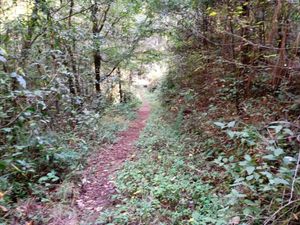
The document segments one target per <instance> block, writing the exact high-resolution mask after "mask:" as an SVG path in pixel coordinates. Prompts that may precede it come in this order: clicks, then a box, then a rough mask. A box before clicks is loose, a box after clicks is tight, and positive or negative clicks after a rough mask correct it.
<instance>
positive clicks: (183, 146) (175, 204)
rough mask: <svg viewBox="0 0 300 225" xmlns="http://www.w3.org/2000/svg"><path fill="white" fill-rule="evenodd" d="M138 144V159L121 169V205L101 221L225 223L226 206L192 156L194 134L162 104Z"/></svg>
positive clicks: (118, 180)
mask: <svg viewBox="0 0 300 225" xmlns="http://www.w3.org/2000/svg"><path fill="white" fill-rule="evenodd" d="M152 108H153V111H152V115H151V116H150V119H149V121H148V124H147V126H146V128H145V130H144V131H143V133H142V135H141V137H140V139H139V141H138V143H137V146H138V149H139V151H138V152H137V157H138V159H137V160H136V161H131V162H128V163H127V164H126V165H125V166H124V168H123V169H122V170H121V171H120V172H119V173H118V175H117V178H116V185H117V188H118V192H119V194H118V195H116V196H114V198H115V202H116V203H117V205H116V207H114V208H113V209H111V210H107V211H105V212H104V213H102V214H101V216H100V218H99V219H98V224H108V223H110V224H208V223H211V224H224V223H225V221H226V218H227V216H226V207H224V205H223V203H222V201H221V199H220V198H219V197H218V196H217V195H216V194H214V193H213V191H212V189H213V187H212V186H211V185H209V184H206V183H205V182H203V181H202V179H201V176H200V174H199V172H200V171H199V170H198V169H197V168H196V167H195V164H194V162H193V160H192V158H193V147H194V146H191V145H189V140H190V137H188V136H186V135H181V134H180V133H179V130H178V128H177V127H176V123H168V122H167V121H166V120H165V118H163V117H164V115H165V114H166V111H165V109H163V108H162V107H161V106H160V104H159V103H157V102H154V103H153V105H152Z"/></svg>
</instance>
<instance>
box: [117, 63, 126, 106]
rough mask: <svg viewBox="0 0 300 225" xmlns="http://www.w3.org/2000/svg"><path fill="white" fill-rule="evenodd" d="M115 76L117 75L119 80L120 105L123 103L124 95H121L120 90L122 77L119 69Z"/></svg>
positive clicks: (121, 91)
mask: <svg viewBox="0 0 300 225" xmlns="http://www.w3.org/2000/svg"><path fill="white" fill-rule="evenodd" d="M117 74H118V80H119V96H120V103H122V102H124V95H123V90H122V75H121V70H120V67H118V70H117Z"/></svg>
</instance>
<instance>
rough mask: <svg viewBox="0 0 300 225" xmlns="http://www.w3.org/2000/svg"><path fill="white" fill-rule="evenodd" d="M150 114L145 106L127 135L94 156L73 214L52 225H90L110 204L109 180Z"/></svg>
mask: <svg viewBox="0 0 300 225" xmlns="http://www.w3.org/2000/svg"><path fill="white" fill-rule="evenodd" d="M149 114H150V106H149V103H148V102H144V103H143V105H142V106H141V108H140V109H139V111H138V114H137V118H136V119H135V120H134V121H132V122H131V123H130V124H129V127H128V129H127V130H126V131H123V132H120V134H119V139H118V141H117V143H115V144H113V145H111V146H109V147H107V149H103V150H100V151H98V152H96V153H95V154H93V155H92V156H91V157H90V159H89V162H88V166H87V168H86V169H85V171H84V173H83V178H82V184H83V185H82V188H81V190H80V194H79V196H78V197H77V198H76V199H75V204H74V205H75V207H76V210H75V211H76V213H74V215H73V216H70V217H69V218H65V219H63V220H60V221H56V222H55V223H52V224H53V225H54V224H64V225H80V224H93V223H95V221H96V219H97V218H98V216H99V215H100V211H102V210H103V209H105V208H106V207H108V206H110V205H111V204H112V200H111V196H112V195H113V194H114V193H116V190H115V186H114V183H113V182H112V181H111V179H110V178H111V177H112V176H114V174H115V172H116V171H117V170H118V169H120V168H121V167H122V165H123V163H124V162H125V161H127V160H128V159H130V157H131V156H132V155H133V153H134V151H135V149H134V143H135V142H136V141H137V140H138V138H139V135H140V132H141V131H142V130H143V129H144V127H145V124H146V120H147V119H148V117H149Z"/></svg>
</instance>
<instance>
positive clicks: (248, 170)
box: [246, 166, 255, 175]
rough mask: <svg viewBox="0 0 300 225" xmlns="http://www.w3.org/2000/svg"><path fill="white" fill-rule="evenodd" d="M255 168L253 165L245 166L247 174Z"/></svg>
mask: <svg viewBox="0 0 300 225" xmlns="http://www.w3.org/2000/svg"><path fill="white" fill-rule="evenodd" d="M254 170H255V167H254V166H247V167H246V171H247V173H248V174H249V175H251V174H252V173H253V172H254Z"/></svg>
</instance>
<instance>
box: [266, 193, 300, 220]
mask: <svg viewBox="0 0 300 225" xmlns="http://www.w3.org/2000/svg"><path fill="white" fill-rule="evenodd" d="M296 202H300V199H297V200H295V201H291V202H289V203H287V204H285V205H284V206H282V207H280V208H279V209H277V210H276V212H274V213H273V214H272V215H271V216H270V217H269V218H268V219H267V220H266V221H265V222H264V225H267V224H268V223H269V222H270V221H271V220H272V219H274V217H275V216H276V215H277V214H278V213H279V212H280V211H281V210H283V209H285V208H286V207H288V206H290V205H292V204H294V203H296Z"/></svg>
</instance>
